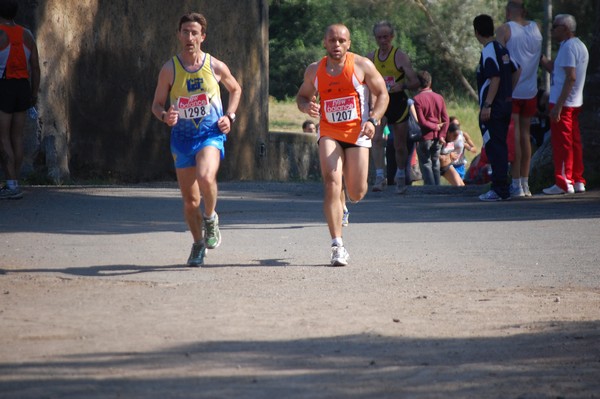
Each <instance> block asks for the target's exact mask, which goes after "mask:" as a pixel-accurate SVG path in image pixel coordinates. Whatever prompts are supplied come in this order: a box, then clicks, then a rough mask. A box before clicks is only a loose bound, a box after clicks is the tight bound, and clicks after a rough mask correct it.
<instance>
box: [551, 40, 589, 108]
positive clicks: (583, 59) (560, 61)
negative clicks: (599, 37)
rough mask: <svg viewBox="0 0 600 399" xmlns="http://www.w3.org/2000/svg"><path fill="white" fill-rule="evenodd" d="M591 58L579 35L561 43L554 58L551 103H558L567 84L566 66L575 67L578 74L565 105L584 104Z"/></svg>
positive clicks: (578, 105) (576, 105)
mask: <svg viewBox="0 0 600 399" xmlns="http://www.w3.org/2000/svg"><path fill="white" fill-rule="evenodd" d="M589 59H590V56H589V53H588V50H587V48H586V47H585V44H583V42H582V41H581V40H579V38H578V37H572V38H570V39H567V40H565V41H564V42H562V43H561V44H560V48H559V49H558V54H556V59H555V60H554V71H553V72H552V82H551V84H550V103H551V104H556V102H557V101H558V97H560V92H561V90H562V88H563V86H564V84H565V78H566V74H565V69H564V68H565V67H574V68H575V73H576V75H577V76H576V78H575V85H574V86H573V89H572V90H571V93H569V96H568V97H567V100H566V101H565V104H564V105H565V106H567V107H581V105H583V85H584V84H585V75H586V71H587V66H588V61H589Z"/></svg>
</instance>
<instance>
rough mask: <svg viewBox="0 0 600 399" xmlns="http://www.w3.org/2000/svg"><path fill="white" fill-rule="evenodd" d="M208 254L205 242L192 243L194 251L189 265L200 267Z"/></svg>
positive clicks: (189, 259) (188, 262) (191, 253)
mask: <svg viewBox="0 0 600 399" xmlns="http://www.w3.org/2000/svg"><path fill="white" fill-rule="evenodd" d="M205 255H206V247H205V246H204V243H201V242H200V243H198V242H195V243H194V244H193V245H192V252H190V257H189V258H188V261H187V265H188V266H190V267H198V266H200V265H203V264H204V256H205Z"/></svg>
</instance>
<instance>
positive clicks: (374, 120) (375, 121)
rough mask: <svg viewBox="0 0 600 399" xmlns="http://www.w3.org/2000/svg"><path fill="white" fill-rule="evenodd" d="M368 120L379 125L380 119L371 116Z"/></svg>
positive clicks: (374, 124)
mask: <svg viewBox="0 0 600 399" xmlns="http://www.w3.org/2000/svg"><path fill="white" fill-rule="evenodd" d="M367 122H371V123H372V124H373V126H379V120H378V119H375V118H369V119H367Z"/></svg>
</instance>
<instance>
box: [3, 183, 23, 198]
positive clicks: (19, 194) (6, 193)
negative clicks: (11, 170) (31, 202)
mask: <svg viewBox="0 0 600 399" xmlns="http://www.w3.org/2000/svg"><path fill="white" fill-rule="evenodd" d="M21 198H23V191H21V189H20V188H19V187H15V188H8V186H4V187H2V188H0V199H21Z"/></svg>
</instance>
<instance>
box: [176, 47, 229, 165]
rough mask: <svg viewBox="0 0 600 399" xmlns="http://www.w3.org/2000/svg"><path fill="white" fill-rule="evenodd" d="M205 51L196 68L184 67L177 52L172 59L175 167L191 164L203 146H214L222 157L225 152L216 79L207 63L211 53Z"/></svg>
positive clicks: (194, 162)
mask: <svg viewBox="0 0 600 399" xmlns="http://www.w3.org/2000/svg"><path fill="white" fill-rule="evenodd" d="M204 55H205V57H204V62H203V63H202V66H201V67H200V69H198V70H197V71H188V70H186V69H185V68H184V67H183V65H182V64H181V61H180V60H179V58H178V56H174V57H173V59H172V62H173V68H174V71H175V81H174V82H173V86H172V88H171V92H170V94H169V98H170V101H171V104H172V105H175V108H176V109H177V110H178V111H179V120H178V122H177V124H176V125H175V126H173V129H172V130H171V153H172V154H173V159H174V161H175V167H176V168H185V167H189V166H194V165H195V164H196V158H195V157H196V153H197V152H198V151H200V150H201V149H202V148H204V147H206V146H213V147H217V148H218V149H219V150H220V151H221V159H223V157H224V156H225V148H224V146H223V144H224V143H225V141H226V140H227V135H225V134H224V133H223V132H221V131H220V130H219V127H218V126H217V121H218V120H219V118H220V117H222V116H223V104H222V103H221V92H220V90H219V82H218V81H217V79H216V78H215V76H214V74H213V71H212V68H211V66H210V60H211V56H210V54H208V53H204Z"/></svg>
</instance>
